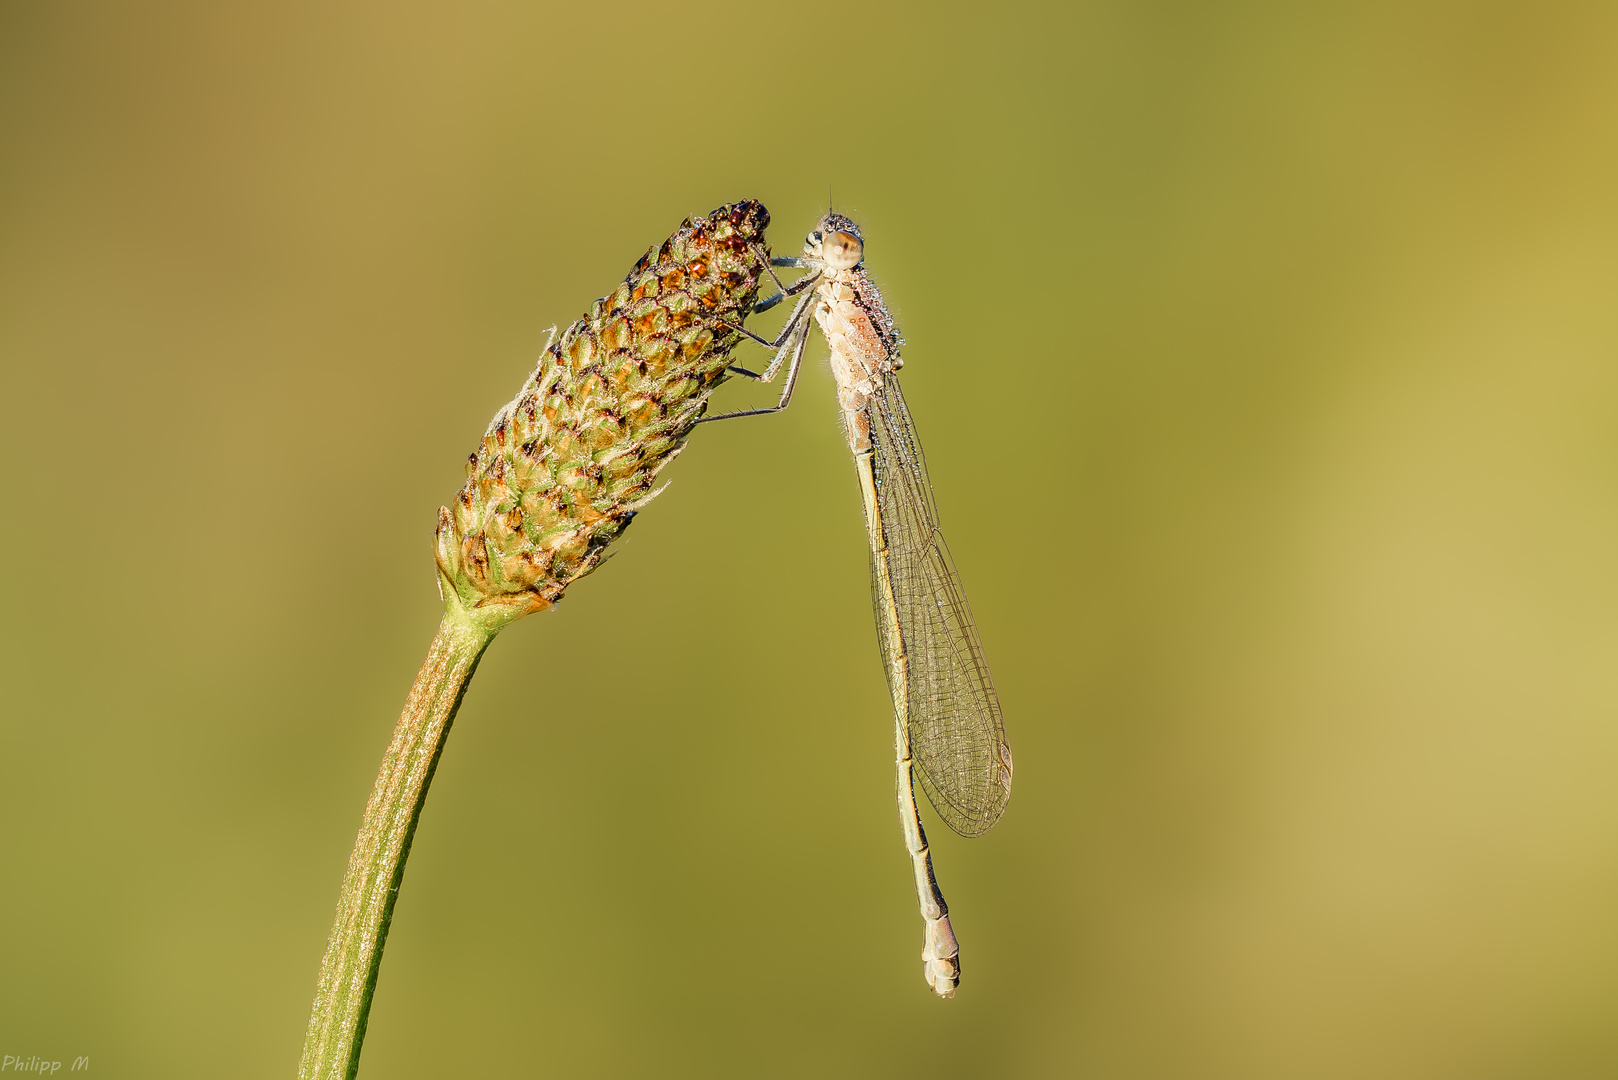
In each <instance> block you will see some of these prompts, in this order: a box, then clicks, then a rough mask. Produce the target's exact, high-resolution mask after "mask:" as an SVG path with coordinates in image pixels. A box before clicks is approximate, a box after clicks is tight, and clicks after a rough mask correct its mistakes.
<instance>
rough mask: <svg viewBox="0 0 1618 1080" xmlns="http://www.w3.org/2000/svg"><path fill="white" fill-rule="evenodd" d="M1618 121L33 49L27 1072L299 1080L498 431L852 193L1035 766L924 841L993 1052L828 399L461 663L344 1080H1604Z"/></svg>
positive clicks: (323, 13) (553, 68)
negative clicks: (906, 817)
mask: <svg viewBox="0 0 1618 1080" xmlns="http://www.w3.org/2000/svg"><path fill="white" fill-rule="evenodd" d="M1299 8H1308V9H1309V10H1307V11H1301V10H1298V9H1299ZM1615 55H1618V15H1615V13H1614V9H1613V8H1612V7H1611V6H1610V5H1600V4H1590V5H1555V4H1551V5H1546V4H1530V3H1521V4H1509V3H1485V4H1476V3H1452V4H1443V3H1414V4H1413V3H1386V4H1370V5H1362V4H1352V5H1341V6H1340V10H1337V11H1336V12H1332V11H1329V10H1325V7H1324V6H1323V5H1291V4H1261V3H1223V4H1212V5H1210V4H1201V3H1179V4H1174V3H1161V2H1150V0H1144V2H1143V0H1096V2H1082V3H1078V4H1051V5H1045V6H1041V5H1033V4H1022V5H1011V4H1000V5H990V4H984V5H976V6H958V5H957V6H950V5H945V6H923V5H919V4H917V5H897V4H882V3H869V2H867V3H858V4H831V5H824V6H811V5H799V4H746V5H738V6H723V5H719V4H712V3H698V4H668V5H647V4H635V3H620V4H613V5H607V4H573V5H568V6H565V7H562V6H556V5H542V4H520V3H498V2H495V3H481V4H471V5H439V4H395V3H387V4H384V3H371V4H360V3H340V4H329V3H300V4H265V3H261V4H250V5H228V4H227V5H216V4H206V3H197V4H193V5H180V4H172V3H163V4H159V3H150V4H143V5H112V4H92V3H42V2H41V3H23V2H15V3H11V4H8V5H6V6H5V8H4V10H3V12H0V230H3V231H0V358H3V365H4V386H3V392H0V403H3V416H4V424H3V433H0V440H3V461H0V468H3V470H4V483H5V487H4V495H5V505H6V508H7V509H6V516H5V525H6V527H5V529H4V531H3V534H0V554H3V556H4V559H5V565H6V567H7V575H6V578H7V587H6V589H5V597H6V600H5V607H4V610H5V612H6V617H5V619H4V620H3V627H0V677H3V679H4V686H5V694H4V699H5V704H4V707H3V714H0V822H3V825H0V1054H10V1055H14V1056H20V1057H24V1058H26V1057H28V1056H30V1055H39V1056H42V1057H45V1058H48V1059H59V1060H62V1061H63V1062H64V1065H63V1074H64V1075H65V1074H66V1072H67V1070H68V1068H69V1065H70V1063H71V1061H72V1059H74V1058H75V1057H77V1056H80V1055H85V1056H88V1058H89V1059H90V1070H89V1072H90V1074H91V1075H95V1076H107V1077H126V1076H127V1077H158V1076H162V1077H220V1076H233V1077H234V1076H239V1077H288V1076H290V1075H292V1073H293V1071H294V1069H295V1067H296V1061H297V1057H298V1052H299V1047H300V1045H301V1040H302V1037H303V1028H304V1024H305V1022H306V1019H307V1015H308V1013H307V1010H308V1007H309V1001H310V997H311V994H312V991H313V989H314V979H315V972H316V968H317V965H318V962H319V959H320V954H321V950H322V948H323V945H324V942H325V938H326V934H327V931H328V930H329V929H330V920H331V917H332V913H333V910H334V907H335V903H336V896H337V888H338V884H339V881H340V878H341V875H342V870H343V866H344V863H345V860H346V857H347V852H348V849H349V845H350V844H351V842H352V840H353V837H354V833H355V829H356V827H357V825H358V822H359V815H360V811H361V809H362V807H363V805H364V801H365V798H366V795H367V793H368V791H369V789H370V785H371V781H372V778H373V776H374V772H375V768H376V766H377V764H378V762H379V760H380V758H381V754H382V751H383V748H384V746H385V745H386V743H387V739H388V735H389V732H390V730H391V727H392V724H393V722H394V719H395V718H396V716H397V714H398V710H399V707H400V705H401V704H402V702H403V700H404V696H405V692H406V690H407V689H408V687H409V684H410V680H411V678H412V676H413V674H414V672H415V669H416V666H417V664H418V663H419V662H420V660H421V658H422V655H423V653H424V650H425V648H426V646H427V643H428V640H429V638H430V637H431V635H432V633H433V629H434V626H435V625H436V620H437V611H438V600H437V596H436V593H435V590H434V577H433V570H432V560H431V554H430V542H431V533H432V528H433V524H434V521H435V517H436V512H437V508H438V506H439V505H440V503H442V502H444V501H445V500H447V499H448V498H449V497H450V496H451V495H452V494H453V493H454V491H455V489H456V487H457V486H458V484H459V483H460V479H461V476H462V471H461V469H462V462H463V461H464V459H465V455H466V453H467V452H468V451H469V450H470V449H472V448H473V446H474V445H475V444H476V440H477V438H478V437H479V436H480V435H481V433H482V431H483V427H484V424H485V423H486V421H487V419H488V417H489V416H490V415H491V414H492V413H493V412H494V411H495V409H496V408H497V407H498V406H500V405H501V404H502V403H504V402H505V401H506V400H507V399H508V398H509V397H510V396H511V394H512V393H513V392H514V391H515V390H516V388H517V386H518V384H519V383H520V382H521V381H522V379H523V378H524V376H525V374H526V372H527V370H528V369H529V367H530V365H531V364H532V363H533V362H534V359H535V357H536V356H537V355H538V353H539V351H540V349H541V348H542V346H543V343H544V341H545V330H546V328H547V327H549V326H551V325H552V324H562V325H565V324H566V323H567V322H568V321H570V320H571V319H573V318H575V317H576V316H577V315H578V314H580V313H581V312H583V311H584V310H585V309H586V307H587V305H588V303H589V301H590V300H592V299H593V298H595V297H596V296H599V295H601V294H602V293H604V292H606V291H608V290H609V289H610V288H611V287H612V286H613V285H614V284H616V283H617V282H618V281H619V280H620V279H621V278H622V276H623V274H624V272H625V271H626V270H627V269H628V267H629V265H630V264H631V263H632V262H633V261H634V260H635V259H636V258H637V257H638V256H639V255H640V253H641V252H642V251H643V250H645V248H646V247H647V246H648V245H649V244H651V243H653V242H655V241H658V240H660V239H661V238H662V237H664V236H665V235H667V234H668V233H669V232H670V231H671V230H672V229H673V228H674V227H675V226H676V225H678V224H679V222H680V220H681V219H682V218H683V217H684V216H685V215H686V214H688V213H693V212H698V213H700V212H706V211H708V210H710V209H712V208H713V207H714V206H716V205H717V204H719V203H721V202H726V201H730V200H734V199H737V198H744V197H748V198H757V199H761V200H763V201H764V202H765V203H766V204H767V205H768V206H769V207H770V209H771V211H772V212H773V214H774V219H775V224H774V225H773V226H772V240H773V244H774V247H775V248H776V250H777V251H778V252H791V251H794V250H796V248H797V247H798V245H799V244H800V243H801V238H802V235H803V233H804V232H805V231H806V230H807V229H808V228H810V227H811V226H812V224H813V223H814V221H815V219H816V218H817V216H818V215H819V214H820V213H821V212H822V211H823V210H824V209H825V207H826V204H827V200H828V197H830V198H831V199H833V200H835V204H836V206H837V207H838V208H839V209H842V210H845V211H847V212H849V213H851V214H852V215H854V216H855V217H856V218H857V219H858V220H860V221H861V222H862V224H863V225H864V226H865V229H866V233H867V237H868V244H867V253H868V259H869V265H870V266H871V268H872V270H873V273H874V274H875V275H876V276H877V278H878V280H879V281H880V282H881V283H882V284H883V285H884V287H885V288H886V290H887V294H888V297H889V299H890V301H891V303H892V306H893V308H894V311H895V313H896V315H897V317H898V320H899V322H900V325H901V326H902V328H903V330H904V332H905V334H906V337H907V339H908V345H907V347H906V351H905V357H906V359H907V361H908V363H907V365H906V367H905V375H904V380H905V388H906V392H907V394H908V395H909V398H910V401H911V404H912V407H913V408H914V410H915V413H916V417H917V422H918V425H919V427H920V431H921V434H922V436H923V438H924V440H925V442H926V445H927V448H928V451H929V455H930V459H931V462H932V469H933V479H934V483H935V486H936V490H937V495H938V501H939V504H940V507H941V509H942V513H943V519H944V524H945V526H946V532H947V535H948V536H949V539H950V543H951V545H952V547H953V549H954V552H955V556H956V559H957V561H958V563H959V565H960V567H961V570H962V574H963V577H964V580H965V582H966V585H967V588H968V592H969V594H970V596H971V598H972V601H973V604H974V606H975V610H976V612H977V616H978V621H979V623H980V625H981V628H982V634H983V640H984V642H985V645H986V647H987V649H988V654H989V658H990V660H991V662H992V664H993V669H994V673H995V679H996V682H997V685H998V686H999V688H1000V692H1001V695H1002V697H1003V700H1004V706H1005V714H1006V721H1007V726H1008V730H1009V732H1010V735H1011V741H1012V744H1013V746H1014V747H1015V749H1016V753H1017V786H1016V792H1015V797H1014V798H1013V800H1012V803H1011V808H1010V811H1009V812H1008V814H1007V816H1006V817H1005V819H1004V820H1003V821H1002V823H1001V824H1000V826H999V827H998V828H997V829H995V830H994V832H992V833H990V834H989V835H988V836H987V837H985V838H983V839H981V840H975V841H970V842H967V841H962V840H960V839H958V838H956V837H954V836H952V835H950V834H948V833H947V831H946V830H944V829H943V828H942V827H938V828H935V829H934V840H935V854H936V856H937V860H938V870H939V874H940V875H941V880H942V883H943V886H944V889H945V892H946V895H947V896H948V897H949V899H950V902H951V904H952V905H953V907H954V909H955V912H956V916H957V917H956V927H957V929H958V931H959V933H960V936H961V942H962V950H963V954H962V955H963V964H964V982H963V985H962V989H961V993H960V996H959V997H958V998H957V999H956V1000H954V1001H948V1002H943V1001H937V1000H934V999H933V998H932V997H931V995H930V994H929V993H928V991H927V989H926V986H925V985H924V984H923V982H922V978H921V966H920V963H919V961H918V954H919V949H920V944H921V928H920V924H919V920H918V917H917V915H916V913H915V906H914V900H913V895H912V890H911V885H910V881H909V878H908V867H907V864H906V861H905V858H904V853H903V850H902V847H901V842H900V837H899V828H898V824H897V821H896V819H895V815H894V813H893V810H892V807H891V802H892V790H893V788H892V785H893V780H892V775H891V768H892V766H891V762H892V748H891V744H890V732H891V721H890V719H889V714H888V711H887V701H886V696H885V693H886V692H885V688H884V684H883V680H882V674H881V671H880V666H879V662H878V659H877V649H876V642H875V639H874V638H875V635H874V630H873V627H872V621H871V615H870V611H869V608H868V598H867V588H868V585H867V569H866V555H865V550H864V544H865V541H864V536H863V534H862V530H861V526H860V522H859V498H858V493H857V488H856V484H855V478H854V474H853V471H852V467H851V465H850V463H849V461H848V459H847V454H846V451H845V450H844V448H843V446H842V443H841V440H840V436H839V433H838V429H837V423H836V418H835V406H834V401H833V397H832V393H831V388H830V385H829V379H827V378H826V376H825V372H824V368H823V363H822V361H823V357H824V347H823V346H822V345H820V344H819V343H818V341H817V342H816V343H815V344H814V345H812V346H811V352H810V355H811V358H812V361H811V363H810V364H809V365H808V366H807V367H806V370H805V377H804V380H803V382H802V385H801V388H800V391H799V396H798V397H797V399H796V401H795V402H794V405H793V407H792V409H791V411H790V412H789V413H788V414H786V415H784V416H780V417H774V418H769V419H755V420H748V421H740V422H735V423H727V424H722V425H718V426H716V427H713V428H707V427H705V428H702V429H699V430H698V431H697V433H696V435H695V437H694V438H693V439H692V442H691V445H690V447H689V448H688V449H687V451H686V453H685V455H684V457H683V458H682V459H681V460H680V461H679V462H678V464H677V465H675V466H674V467H673V468H672V469H671V470H670V472H669V474H667V475H669V476H671V477H672V479H673V481H674V483H673V486H672V487H671V488H670V490H669V491H668V492H667V493H666V494H665V495H664V496H663V497H661V498H660V499H659V500H658V501H657V502H656V503H655V504H653V505H652V506H651V507H650V508H649V509H648V510H647V512H646V513H644V514H643V515H642V516H641V518H640V519H638V520H637V522H636V524H635V527H634V528H633V529H632V530H630V532H629V533H628V535H627V537H626V538H625V541H624V542H623V543H622V544H621V545H620V547H619V550H618V553H617V555H616V557H615V558H614V559H612V560H611V561H610V562H609V563H608V565H607V566H606V567H605V568H604V569H603V570H602V571H600V572H599V573H598V574H597V575H595V576H594V577H592V578H590V579H588V580H586V581H585V582H583V583H581V584H579V585H578V586H576V587H575V588H574V589H573V590H572V591H571V592H570V593H569V595H568V598H567V600H566V602H565V603H564V604H563V605H562V607H561V608H560V609H559V610H557V611H555V612H552V613H548V614H544V615H540V616H535V617H533V618H530V619H528V620H526V621H525V622H523V623H522V624H519V625H518V626H516V627H515V628H513V629H512V630H510V631H508V632H507V633H505V634H504V635H503V636H502V637H501V639H500V640H499V641H497V642H496V643H495V645H494V646H493V648H492V649H491V650H490V652H489V654H488V655H487V656H486V657H485V659H484V662H483V666H482V668H481V670H480V672H479V674H478V677H477V680H476V681H475V683H474V684H473V686H472V689H471V692H470V694H469V695H468V696H467V699H466V703H465V706H464V707H463V709H462V711H461V714H460V717H459V719H458V721H457V723H456V728H455V732H454V734H453V736H452V737H451V739H450V741H449V745H448V749H447V751H446V753H445V755H444V759H443V762H442V765H441V767H440V770H439V773H438V779H437V782H436V783H435V785H434V787H433V790H432V794H431V797H430V799H429V800H428V803H427V808H426V813H425V816H424V819H423V824H422V826H421V829H420V832H419V833H418V835H417V838H416V843H415V850H414V857H413V858H412V859H411V862H410V864H409V871H408V874H407V876H406V879H405V883H404V890H403V893H402V898H401V900H400V902H399V905H398V908H397V911H396V913H395V920H394V924H393V932H392V935H391V937H390V938H389V941H388V949H387V954H386V959H385V961H384V963H383V967H382V981H381V986H380V990H379V992H378V994H377V997H376V1002H375V1008H374V1011H373V1013H372V1018H371V1028H370V1035H369V1038H368V1039H367V1042H366V1047H365V1056H364V1060H363V1071H362V1075H364V1076H372V1077H429V1076H433V1077H436V1076H451V1075H453V1076H535V1077H549V1076H556V1077H637V1076H692V1077H730V1076H736V1077H773V1076H785V1077H822V1076H850V1077H1067V1076H1089V1077H1108V1078H1113V1077H1128V1078H1145V1077H1164V1078H1176V1080H1177V1078H1186V1077H1197V1078H1203V1077H1210V1078H1211V1077H1221V1078H1222V1077H1230V1078H1242V1080H1251V1078H1276V1080H1292V1078H1300V1077H1307V1078H1316V1077H1319V1078H1339V1077H1340V1078H1361V1077H1366V1076H1378V1077H1399V1078H1404V1077H1409V1078H1421V1080H1427V1078H1434V1077H1454V1078H1479V1077H1482V1078H1518V1077H1521V1078H1529V1077H1536V1078H1537V1077H1547V1076H1555V1077H1559V1078H1565V1077H1596V1076H1611V1075H1613V1074H1614V1073H1618V1034H1615V1032H1618V1028H1615V1027H1614V1024H1613V1022H1612V1017H1613V1013H1614V1010H1615V1008H1618V930H1615V922H1618V919H1615V915H1614V912H1615V911H1618V783H1615V782H1614V781H1615V779H1618V424H1615V423H1614V418H1615V414H1618V302H1615V291H1618V290H1615V286H1618V197H1615V192H1618V152H1615V146H1618V135H1615V133H1618V64H1615V63H1614V62H1613V57H1614V56H1615ZM777 319H778V316H776V315H772V316H769V317H768V318H763V319H761V323H762V324H766V325H774V324H775V323H776V321H777ZM751 355H753V357H754V359H755V360H760V361H761V357H760V356H759V354H758V353H757V351H756V350H755V351H754V353H752V354H751ZM771 393H772V392H771V391H767V390H764V391H761V390H759V389H758V388H751V387H747V386H742V385H731V386H728V387H726V388H725V389H724V390H723V391H722V392H721V396H720V400H719V404H720V405H721V406H724V407H732V408H734V407H741V406H743V405H746V404H752V403H758V402H761V401H764V400H767V399H768V398H769V397H770V395H771Z"/></svg>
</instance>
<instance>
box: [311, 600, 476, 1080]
mask: <svg viewBox="0 0 1618 1080" xmlns="http://www.w3.org/2000/svg"><path fill="white" fill-rule="evenodd" d="M480 614H482V613H477V614H474V613H472V612H468V611H467V610H466V609H465V608H464V607H462V606H461V604H460V603H459V601H458V600H457V599H456V598H455V596H454V594H453V593H451V594H450V599H449V603H448V604H447V605H446V608H445V611H444V620H443V622H441V623H439V624H438V635H437V636H436V637H434V638H433V644H432V648H431V649H429V650H428V652H427V659H426V660H425V661H424V662H423V663H422V665H421V671H420V672H419V673H418V674H417V675H416V685H415V686H413V687H411V689H410V697H409V699H408V700H407V701H406V702H405V707H404V712H403V713H402V714H401V715H400V716H399V724H398V726H397V727H395V728H394V729H393V742H392V744H391V745H390V746H389V747H388V752H387V754H386V755H385V756H384V757H383V758H382V769H381V771H380V772H378V773H377V777H376V787H374V788H372V789H371V801H370V802H368V803H367V804H366V806H365V817H364V819H363V820H362V821H361V822H360V835H359V838H358V839H357V840H355V841H354V851H353V854H351V855H350V856H349V857H348V872H347V873H346V874H344V876H343V891H342V894H341V895H340V896H339V897H338V900H337V924H336V925H335V926H334V927H332V932H331V939H330V940H329V941H328V942H327V943H326V955H325V957H324V958H323V959H322V960H321V961H320V984H319V986H318V988H317V989H316V990H315V1003H314V1009H313V1011H312V1012H311V1014H310V1016H309V1031H308V1034H307V1035H305V1036H304V1041H303V1060H302V1061H301V1062H299V1064H298V1077H299V1080H317V1078H319V1080H352V1078H353V1077H354V1076H355V1074H357V1073H358V1072H359V1067H360V1043H361V1042H363V1041H364V1039H365V1021H366V1017H367V1016H368V1015H369V1013H370V1011H371V995H372V994H373V993H374V992H375V990H376V978H377V971H378V969H379V968H380V967H381V964H382V946H383V943H384V942H386V941H387V937H388V922H389V921H390V920H391V919H392V918H393V903H394V901H395V900H397V899H398V897H399V883H400V882H401V881H402V880H403V879H404V868H405V859H407V858H409V856H410V839H411V837H412V836H414V835H415V832H416V820H417V819H418V818H419V817H420V816H421V807H422V804H423V803H424V802H426V800H427V786H428V785H429V784H431V783H432V780H433V770H434V769H436V768H437V767H438V755H439V754H440V753H441V752H442V751H443V749H444V740H445V739H446V738H447V737H448V736H449V727H450V724H451V723H452V722H453V721H454V719H455V710H457V709H458V708H460V705H461V697H462V696H463V695H464V694H465V693H466V686H467V684H468V683H469V682H471V680H472V672H473V671H475V670H477V666H478V659H479V658H480V657H482V655H483V650H484V649H486V648H488V647H489V642H491V641H493V640H494V636H495V634H496V633H498V632H499V630H500V627H501V626H503V625H504V624H505V622H506V621H507V620H505V619H502V618H498V617H496V618H490V617H479V615H480ZM490 614H492V613H490Z"/></svg>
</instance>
